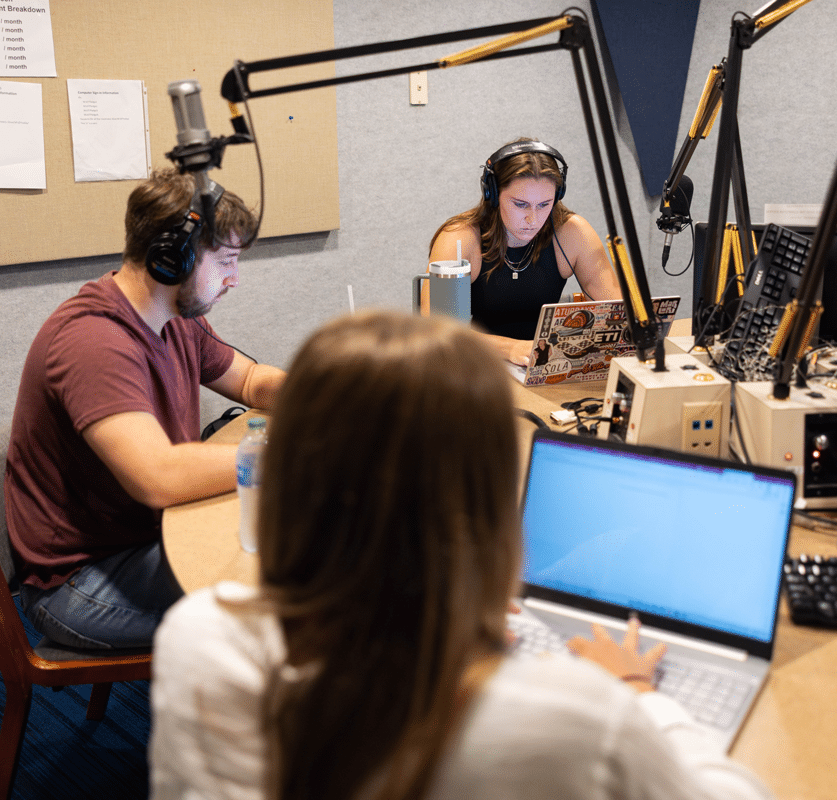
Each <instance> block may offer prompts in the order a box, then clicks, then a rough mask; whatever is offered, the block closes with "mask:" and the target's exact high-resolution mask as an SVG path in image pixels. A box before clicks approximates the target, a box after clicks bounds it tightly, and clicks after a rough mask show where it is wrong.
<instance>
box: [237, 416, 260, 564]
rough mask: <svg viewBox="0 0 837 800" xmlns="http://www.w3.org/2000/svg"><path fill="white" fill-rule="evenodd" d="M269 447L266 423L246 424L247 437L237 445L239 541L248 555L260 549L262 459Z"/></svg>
mask: <svg viewBox="0 0 837 800" xmlns="http://www.w3.org/2000/svg"><path fill="white" fill-rule="evenodd" d="M266 444H267V420H265V418H264V417H251V418H250V419H248V420H247V433H245V434H244V436H243V438H242V439H241V444H239V445H238V453H237V455H236V459H235V467H236V470H235V471H236V479H237V483H238V499H239V504H240V506H241V515H240V517H239V525H238V538H239V540H240V541H241V546H242V547H243V548H244V549H245V550H246V551H247V552H248V553H255V552H256V549H257V542H258V538H257V525H258V513H259V488H260V486H261V482H262V455H263V453H264V448H265V445H266Z"/></svg>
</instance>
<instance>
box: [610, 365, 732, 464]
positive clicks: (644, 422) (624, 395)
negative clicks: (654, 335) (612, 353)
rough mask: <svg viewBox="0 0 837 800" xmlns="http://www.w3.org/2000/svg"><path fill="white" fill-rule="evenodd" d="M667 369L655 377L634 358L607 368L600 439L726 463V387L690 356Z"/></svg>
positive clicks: (650, 366) (727, 389)
mask: <svg viewBox="0 0 837 800" xmlns="http://www.w3.org/2000/svg"><path fill="white" fill-rule="evenodd" d="M665 364H666V371H665V372H656V371H655V370H654V362H653V361H639V360H638V359H637V358H636V357H635V356H623V357H620V358H614V359H613V360H612V361H611V362H610V371H609V373H608V378H607V387H606V389H605V401H604V409H603V411H602V416H603V417H605V418H606V419H605V420H604V421H603V422H601V423H599V430H598V436H599V438H601V439H607V438H609V437H610V438H616V439H620V440H622V441H624V442H627V443H629V444H646V445H653V446H657V447H665V448H668V449H669V450H683V451H687V452H694V453H700V454H701V455H707V456H715V457H716V458H727V457H728V456H729V425H730V382H729V381H728V380H727V379H726V378H724V377H722V376H721V375H719V374H718V373H717V372H715V371H714V370H711V369H709V368H708V367H707V366H706V365H705V364H703V363H702V362H701V361H699V360H698V359H697V358H695V357H694V356H691V355H689V354H688V353H672V354H670V355H668V356H666V359H665Z"/></svg>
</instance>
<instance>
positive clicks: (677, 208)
mask: <svg viewBox="0 0 837 800" xmlns="http://www.w3.org/2000/svg"><path fill="white" fill-rule="evenodd" d="M694 191H695V185H694V184H693V183H692V179H691V178H690V177H689V176H688V175H682V176H681V177H680V182H679V183H678V184H677V188H676V189H675V190H674V193H673V194H672V196H671V200H670V201H669V204H668V206H666V205H665V200H663V201H661V208H660V210H661V211H662V212H663V214H662V216H661V217H660V218H659V219H658V220H657V227H658V228H659V229H660V230H661V231H665V234H666V235H665V239H664V240H663V266H665V265H666V262H667V261H668V256H669V253H670V251H671V240H672V239H673V238H674V234H675V233H680V231H682V230H683V228H684V227H685V226H686V225H688V224H689V223H690V222H691V221H692V219H691V217H690V209H691V204H692V195H693V194H694ZM663 197H664V198H665V193H663Z"/></svg>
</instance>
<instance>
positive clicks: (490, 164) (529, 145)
mask: <svg viewBox="0 0 837 800" xmlns="http://www.w3.org/2000/svg"><path fill="white" fill-rule="evenodd" d="M520 153H544V154H545V155H548V156H551V157H552V158H554V159H555V161H556V162H557V163H558V166H559V169H560V170H561V185H560V186H558V187H556V189H555V202H556V203H557V202H558V201H559V200H560V199H561V198H562V197H563V196H564V193H565V192H566V191H567V162H566V161H564V157H563V156H562V155H561V154H560V153H559V152H558V151H557V150H556V149H555V148H554V147H550V146H549V145H548V144H544V143H543V142H512V143H511V144H507V145H506V146H505V147H501V148H500V149H499V150H498V151H497V152H496V153H493V154H492V155H490V156H489V157H488V160H487V161H486V162H485V166H484V167H483V168H482V178H481V179H480V186H481V187H482V196H483V197H484V198H485V199H486V200H488V202H489V203H491V206H492V208H497V206H498V205H500V188H499V186H497V175H496V174H495V172H494V168H495V167H496V166H497V164H498V163H499V162H501V161H505V160H506V159H507V158H511V157H512V156H516V155H520Z"/></svg>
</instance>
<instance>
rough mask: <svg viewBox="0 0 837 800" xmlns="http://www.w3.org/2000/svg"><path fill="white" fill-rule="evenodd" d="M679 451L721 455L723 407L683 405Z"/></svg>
mask: <svg viewBox="0 0 837 800" xmlns="http://www.w3.org/2000/svg"><path fill="white" fill-rule="evenodd" d="M682 420H683V433H682V441H681V449H682V450H683V451H684V452H687V453H701V454H702V455H706V456H715V457H716V458H719V457H720V455H721V439H722V433H723V427H722V424H723V405H722V404H721V403H714V402H713V403H694V402H693V403H683V412H682Z"/></svg>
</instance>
